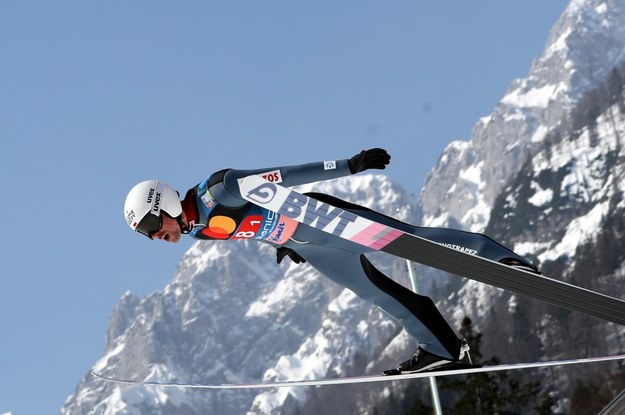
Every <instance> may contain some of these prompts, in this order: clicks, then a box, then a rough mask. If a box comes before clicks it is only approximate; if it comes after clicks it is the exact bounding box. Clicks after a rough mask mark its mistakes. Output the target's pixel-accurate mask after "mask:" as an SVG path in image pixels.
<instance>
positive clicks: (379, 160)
mask: <svg viewBox="0 0 625 415" xmlns="http://www.w3.org/2000/svg"><path fill="white" fill-rule="evenodd" d="M390 162H391V156H390V154H388V153H387V152H386V150H384V149H383V148H372V149H370V150H362V151H361V152H360V153H358V154H356V155H355V156H354V157H352V158H351V159H349V170H350V171H351V172H352V174H356V173H360V172H361V171H365V170H368V169H380V170H384V169H385V168H386V165H387V164H389V163H390Z"/></svg>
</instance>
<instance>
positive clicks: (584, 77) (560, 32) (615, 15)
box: [421, 0, 625, 231]
mask: <svg viewBox="0 0 625 415" xmlns="http://www.w3.org/2000/svg"><path fill="white" fill-rule="evenodd" d="M624 22H625V2H623V1H622V0H608V1H603V0H574V1H572V2H571V3H570V5H569V6H568V7H567V8H566V10H565V11H564V13H563V14H562V16H561V17H560V18H559V19H558V21H557V22H556V24H555V26H554V28H553V29H552V31H551V33H550V35H549V38H548V41H547V44H546V46H545V50H544V52H543V54H542V56H541V57H540V58H538V59H537V60H536V61H535V62H534V63H533V65H532V68H531V71H530V73H529V75H528V77H527V78H525V79H517V80H515V81H513V82H512V85H511V86H510V88H509V89H508V91H507V93H506V94H505V96H504V97H503V98H502V99H501V101H500V102H499V104H498V105H497V106H496V107H495V109H494V110H493V112H492V114H491V115H489V116H487V117H483V118H482V119H481V120H479V122H478V123H477V124H476V125H475V127H474V129H473V132H472V135H471V139H470V140H469V141H456V142H452V143H451V144H449V146H448V147H447V149H445V151H444V152H443V154H442V155H441V158H440V160H439V162H438V164H437V165H436V166H435V167H434V169H433V170H432V171H431V172H430V174H429V176H428V178H427V180H426V184H425V187H424V189H423V193H422V198H421V204H422V206H423V214H424V223H425V224H432V225H453V226H463V227H465V228H467V229H472V230H475V231H481V230H483V229H484V228H485V227H486V224H487V223H488V220H489V211H490V207H491V206H492V204H493V202H494V200H495V198H496V197H497V195H499V193H500V192H501V190H502V188H503V186H505V185H506V183H507V182H508V180H509V179H510V177H512V176H513V175H514V174H516V173H517V172H518V171H519V169H520V168H521V166H522V163H523V162H524V161H525V159H526V158H527V156H528V154H530V153H531V152H532V151H535V149H536V148H537V147H539V146H540V145H541V143H542V142H543V140H544V138H545V136H546V135H547V133H548V132H549V131H550V130H552V129H553V128H554V127H556V126H557V125H558V124H559V123H561V122H563V119H565V118H566V117H567V114H568V113H569V112H570V111H571V109H572V108H573V107H574V106H575V103H576V102H577V101H579V99H581V97H582V96H583V95H584V94H585V93H586V92H587V91H589V90H590V89H592V88H593V87H594V86H596V85H597V84H598V83H599V82H602V81H603V80H605V79H606V77H607V76H608V74H609V73H610V71H611V70H612V68H613V67H614V66H616V65H617V64H618V63H619V62H621V61H622V60H623V59H624V58H625V25H624V24H623V23H624Z"/></svg>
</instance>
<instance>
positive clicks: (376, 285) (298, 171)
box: [182, 159, 528, 360]
mask: <svg viewBox="0 0 625 415" xmlns="http://www.w3.org/2000/svg"><path fill="white" fill-rule="evenodd" d="M351 174H352V173H351V171H350V169H349V160H347V159H345V160H337V161H324V162H316V163H308V164H302V165H296V166H283V167H271V168H266V169H256V170H233V169H226V170H221V171H218V172H216V173H214V174H212V175H211V176H210V177H209V178H207V179H206V180H204V181H203V182H201V183H200V184H198V185H197V186H195V187H193V188H192V189H190V190H189V191H188V192H187V194H186V196H185V199H184V200H183V201H182V207H183V210H184V212H185V215H186V216H187V220H188V222H189V228H190V230H189V233H190V234H191V236H193V237H194V238H197V239H208V240H215V239H223V240H226V239H254V240H258V241H260V242H265V243H269V244H271V245H274V246H275V247H276V248H279V247H281V246H283V247H287V248H290V249H292V250H293V251H295V252H296V253H297V254H299V255H300V256H301V257H303V258H304V259H305V260H306V261H307V262H308V263H309V264H310V265H311V266H312V267H314V268H315V269H317V270H318V271H319V272H321V273H322V274H323V275H325V276H326V277H327V278H329V279H330V280H332V281H334V282H335V283H337V284H339V285H341V286H343V287H345V288H348V289H350V290H351V291H353V292H354V293H355V294H356V295H358V296H359V297H360V298H362V299H364V300H366V301H368V302H370V303H371V304H374V305H376V306H378V307H380V308H381V309H382V310H383V311H385V312H386V313H387V314H389V315H390V316H391V317H393V318H394V319H395V320H396V321H398V322H399V323H400V324H401V325H402V326H403V327H404V329H405V330H406V332H408V334H410V335H411V336H412V337H414V338H415V339H416V340H417V341H418V343H419V346H420V347H421V348H423V349H425V350H427V352H429V353H432V354H434V355H437V356H441V357H444V358H447V359H453V360H457V359H458V355H459V352H460V350H459V347H460V346H459V341H458V338H457V336H456V334H455V332H454V330H453V329H452V328H451V327H450V326H449V324H448V323H447V322H446V321H445V319H444V318H443V316H442V315H441V314H440V312H439V311H438V309H437V308H436V305H435V304H434V302H433V301H432V300H431V299H430V298H428V297H426V296H422V295H419V294H416V293H415V292H413V291H411V290H409V289H408V288H406V287H404V286H402V285H400V284H398V283H396V282H395V281H393V280H391V279H390V278H388V277H387V276H385V275H384V274H382V273H381V272H380V271H379V270H378V269H376V268H375V267H374V266H373V265H372V264H371V262H369V260H368V259H367V258H366V256H365V254H366V253H368V252H372V251H373V250H372V249H370V248H367V247H365V246H362V245H359V244H356V243H354V242H351V241H348V240H345V239H342V238H340V237H338V236H334V235H331V234H328V233H325V232H323V231H321V230H318V229H315V228H312V227H309V226H306V225H303V224H299V223H297V222H295V221H294V220H293V219H291V218H288V217H286V216H284V215H279V214H277V213H274V212H271V211H269V210H266V209H263V208H261V207H259V206H256V205H254V204H251V203H249V202H247V201H246V200H244V199H243V197H241V194H240V192H239V185H238V182H237V180H238V179H241V178H244V177H246V176H249V175H259V176H262V177H264V178H266V179H267V180H269V181H272V182H276V183H281V184H282V185H283V186H286V187H290V186H296V185H301V184H306V183H312V182H316V181H321V180H329V179H334V178H338V177H343V176H348V175H351ZM308 195H309V196H310V197H313V198H316V199H318V200H321V201H323V202H326V203H329V204H331V205H334V206H336V207H340V208H342V209H344V210H347V211H350V212H353V213H355V214H357V215H360V216H363V217H366V218H367V219H370V220H373V221H375V222H379V223H382V224H385V225H388V226H392V227H395V228H398V229H400V230H403V231H406V232H410V233H413V234H415V235H418V236H420V237H423V238H427V239H430V240H433V241H436V242H439V243H442V244H446V245H452V246H453V247H456V249H462V250H465V251H468V252H470V253H473V254H475V255H480V256H483V257H486V258H488V259H491V260H495V261H501V262H506V261H517V262H520V263H522V264H527V263H528V262H527V261H526V260H524V259H523V258H521V257H519V256H518V255H516V254H515V253H514V252H512V251H510V250H508V249H507V248H505V247H503V246H502V245H500V244H498V243H497V242H495V241H493V240H492V239H490V238H488V237H487V236H485V235H482V234H476V233H470V232H464V231H458V230H454V229H444V228H424V227H417V226H413V225H409V224H407V223H404V222H400V221H398V220H396V219H393V218H391V217H388V216H385V215H383V214H380V213H378V212H375V211H373V210H371V209H368V208H365V207H362V206H358V205H355V204H352V203H349V202H345V201H343V200H340V199H337V198H335V197H333V196H329V195H325V194H320V193H308Z"/></svg>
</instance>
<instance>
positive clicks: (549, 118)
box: [61, 0, 625, 415]
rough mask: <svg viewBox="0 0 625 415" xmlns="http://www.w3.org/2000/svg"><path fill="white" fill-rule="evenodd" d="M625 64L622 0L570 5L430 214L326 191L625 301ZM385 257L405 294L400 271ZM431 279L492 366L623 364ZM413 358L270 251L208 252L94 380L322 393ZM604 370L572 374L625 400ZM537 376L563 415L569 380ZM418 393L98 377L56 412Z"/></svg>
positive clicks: (610, 331)
mask: <svg viewBox="0 0 625 415" xmlns="http://www.w3.org/2000/svg"><path fill="white" fill-rule="evenodd" d="M624 61H625V0H613V1H601V0H573V1H572V2H571V3H570V5H569V6H568V7H567V9H566V10H565V12H564V13H563V15H562V16H561V18H560V19H559V20H558V22H557V23H556V25H555V26H554V28H553V30H552V31H551V33H550V35H549V38H548V42H547V45H546V47H545V50H544V53H543V55H542V56H541V57H539V58H538V59H537V60H536V61H535V62H534V63H533V65H532V68H531V71H530V73H529V75H528V77H527V78H525V79H520V80H515V81H514V82H512V85H511V87H510V88H509V90H508V91H507V92H506V94H505V95H504V96H503V98H502V100H501V101H500V103H499V104H498V105H497V106H496V107H495V109H494V110H493V113H492V114H491V115H490V116H487V117H484V118H482V119H481V120H479V121H478V122H477V124H476V126H475V128H474V130H473V133H472V136H471V138H470V140H469V141H462V142H461V141H458V142H453V143H451V144H450V145H449V146H448V147H447V149H446V150H445V151H444V152H443V154H442V155H441V158H440V160H439V162H438V163H437V165H436V166H434V168H433V170H432V172H431V173H430V175H429V176H428V179H427V181H426V184H425V186H424V188H423V190H422V193H421V195H420V197H419V198H418V199H417V198H416V197H414V196H412V195H409V194H407V193H406V192H405V191H404V190H402V189H401V188H399V187H398V186H397V185H395V184H393V183H392V182H390V181H389V180H388V179H387V178H385V177H384V176H381V175H362V176H357V177H350V178H345V179H340V180H337V181H334V182H332V183H319V184H316V185H315V186H314V190H315V191H321V192H326V193H331V194H334V195H336V196H338V197H341V198H345V199H348V200H350V201H353V202H355V203H360V204H363V205H366V206H370V207H372V208H374V209H376V210H379V211H382V212H385V213H387V214H389V215H392V216H395V217H398V218H399V219H403V220H406V221H408V222H413V223H416V222H419V221H421V222H422V223H423V224H424V225H431V226H434V225H436V226H453V227H459V228H464V229H470V230H473V231H479V232H486V233H487V234H489V235H491V236H493V237H494V238H495V239H498V240H501V241H503V242H504V243H505V244H507V245H508V246H510V247H512V248H513V249H515V250H516V251H517V252H519V253H521V254H524V255H527V256H528V257H530V258H532V259H534V260H535V261H536V262H537V263H540V265H541V268H542V270H543V272H545V273H546V274H548V275H554V276H559V277H561V278H563V279H565V280H567V281H570V282H572V283H575V284H579V285H582V286H586V287H588V288H591V289H594V290H598V291H602V292H606V293H609V294H612V295H614V296H617V297H621V298H622V297H623V294H622V292H623V290H622V289H621V287H622V286H623V280H624V279H625V219H623V218H625V202H623V194H624V193H625V163H624V161H625V153H624V152H625V150H624V149H623V147H622V138H623V137H625V93H624V91H625V87H624V85H625V82H624V80H625V64H624ZM312 188H313V187H312V186H309V187H307V188H305V189H303V190H311V189H312ZM421 212H422V215H421ZM373 259H374V261H375V262H376V265H378V266H379V267H380V268H381V269H382V271H383V272H385V273H386V274H388V275H391V276H393V277H395V278H396V279H397V280H398V281H400V282H402V283H405V284H408V283H407V275H406V274H407V273H406V264H405V262H404V261H402V260H399V259H395V258H389V257H387V256H382V255H379V256H375V257H374V258H373ZM434 276H436V278H434ZM421 282H422V287H425V288H426V290H427V292H428V294H429V295H430V296H431V297H432V298H434V299H435V300H436V301H438V302H439V305H440V307H441V309H442V312H443V314H444V315H445V316H447V317H448V318H450V320H451V321H454V322H456V323H459V321H460V319H462V317H463V316H465V315H468V316H470V317H471V318H472V319H473V320H474V321H475V322H476V324H477V326H478V327H479V329H480V330H481V331H483V332H484V345H483V349H484V350H483V352H484V354H485V355H488V354H496V355H498V356H499V357H500V358H502V359H503V360H504V361H519V360H530V359H536V358H558V357H578V356H584V355H597V354H607V353H614V352H617V351H622V350H623V346H624V345H623V344H622V343H623V335H624V334H625V332H624V330H623V328H622V327H618V326H615V325H613V324H608V323H604V322H602V321H599V320H597V319H594V318H590V317H585V316H581V315H579V314H576V313H572V312H568V311H566V310H563V309H559V308H556V307H553V306H549V305H545V304H541V303H539V302H537V301H534V300H530V299H527V298H524V297H520V296H516V295H513V294H511V293H509V292H504V291H502V290H498V289H495V288H492V287H488V286H484V285H482V284H479V283H476V282H472V281H466V280H463V279H460V278H457V277H443V276H442V275H440V274H439V273H437V272H433V271H428V270H421ZM413 347H414V344H413V343H412V341H411V340H410V339H408V337H407V336H405V335H404V334H403V333H402V332H401V331H400V327H399V326H398V325H396V324H395V323H394V322H392V321H391V320H389V319H388V318H387V317H386V316H384V315H383V314H381V313H380V312H379V311H378V310H377V309H375V308H372V307H371V306H369V305H367V304H364V303H363V302H361V301H360V300H359V299H358V298H356V297H355V296H354V295H353V294H352V293H350V292H349V291H346V290H342V289H341V288H340V287H337V286H336V285H334V284H332V283H331V282H329V281H327V280H326V279H325V278H324V277H322V276H320V275H318V274H317V273H316V272H315V271H314V270H313V269H312V268H310V267H308V266H307V265H296V264H292V263H289V262H288V261H287V263H286V264H285V263H283V264H282V265H280V266H278V265H277V264H276V263H275V252H274V250H273V249H272V248H270V247H269V246H266V245H261V244H253V243H246V242H240V241H236V242H215V243H212V242H198V243H196V244H194V245H193V247H192V248H191V249H190V250H189V251H188V252H187V253H186V254H185V256H184V257H183V258H182V259H181V262H180V265H179V269H178V272H177V274H176V276H175V278H174V279H173V280H172V281H171V283H170V284H168V285H167V286H166V287H165V288H164V289H163V290H161V291H159V292H156V293H153V294H152V295H149V296H147V297H145V298H137V297H135V296H133V295H132V294H131V293H127V294H126V295H124V296H123V297H122V298H121V299H120V301H119V303H118V304H117V306H116V307H115V310H114V311H113V314H112V318H111V322H110V325H109V329H108V333H107V344H106V351H105V353H104V355H103V356H102V358H101V359H100V360H99V361H98V362H97V363H96V364H95V365H94V369H95V370H96V371H98V372H100V373H102V374H104V375H108V376H112V377H117V378H124V379H142V380H159V381H177V382H196V383H239V382H246V381H257V380H260V379H265V380H269V379H295V378H297V379H303V378H319V377H331V376H345V375H350V374H363V373H367V372H369V373H371V372H377V371H379V369H380V368H383V367H384V368H386V367H387V366H388V365H389V364H393V363H395V362H396V361H397V360H398V359H402V358H404V357H405V355H406V354H407V353H409V352H410V351H412V350H411V349H412V348H413ZM607 369H609V367H607V366H601V367H594V366H593V367H583V368H577V369H576V370H577V373H576V376H578V377H579V376H583V377H584V378H586V379H593V377H594V376H596V377H597V378H596V379H600V382H602V384H603V385H604V388H608V389H609V388H610V387H612V388H617V387H619V386H618V384H617V383H615V382H614V380H613V379H612V378H611V377H609V370H607ZM541 375H542V376H541V378H544V379H548V380H549V382H550V384H551V387H552V388H555V389H557V390H558V393H559V399H560V409H562V408H566V405H569V404H570V402H569V400H568V399H569V397H570V395H571V388H572V385H571V381H570V379H574V377H573V376H572V374H571V372H567V371H564V370H557V369H553V370H550V371H549V372H544V373H541ZM414 385H415V384H413V383H411V384H410V385H408V386H411V387H414ZM406 386H407V385H406V384H405V383H400V382H393V383H388V384H378V385H359V386H342V387H341V388H339V389H337V388H318V389H312V388H306V389H281V390H267V391H254V390H250V391H206V390H188V389H182V388H166V389H158V388H152V387H139V386H135V387H131V386H121V387H120V386H116V385H111V384H106V383H102V382H101V381H97V380H95V379H93V378H91V377H89V376H86V377H85V378H84V379H83V380H82V381H81V382H80V384H79V385H78V387H77V389H76V391H75V393H74V394H73V395H72V396H70V397H69V398H68V400H67V401H66V403H65V405H64V407H63V408H62V411H61V412H62V413H63V414H125V413H127V414H131V413H154V414H169V413H176V414H206V413H211V414H212V413H214V414H284V415H287V414H295V413H300V414H307V413H320V412H322V411H324V410H328V409H329V408H332V409H333V413H346V414H347V413H357V414H367V413H372V408H373V407H374V406H375V402H376V401H378V400H379V399H382V398H388V397H389V396H394V397H395V398H397V399H400V398H401V397H402V396H405V395H407V393H406V391H405V388H406ZM347 394H348V395H349V396H350V399H344V396H346V395H347ZM562 410H564V409H562Z"/></svg>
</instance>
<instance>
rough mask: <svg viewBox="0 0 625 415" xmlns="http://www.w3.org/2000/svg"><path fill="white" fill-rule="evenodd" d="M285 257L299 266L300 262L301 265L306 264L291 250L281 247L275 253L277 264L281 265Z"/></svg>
mask: <svg viewBox="0 0 625 415" xmlns="http://www.w3.org/2000/svg"><path fill="white" fill-rule="evenodd" d="M287 255H288V256H289V258H291V260H292V261H293V262H295V263H296V264H299V263H300V262H302V263H304V262H306V260H305V259H304V258H302V257H301V256H300V255H299V254H298V253H297V252H295V251H294V250H292V249H291V248H287V247H285V246H281V247H280V248H278V249H277V252H276V259H277V260H278V264H279V263H281V262H282V260H283V259H284V257H285V256H287Z"/></svg>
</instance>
